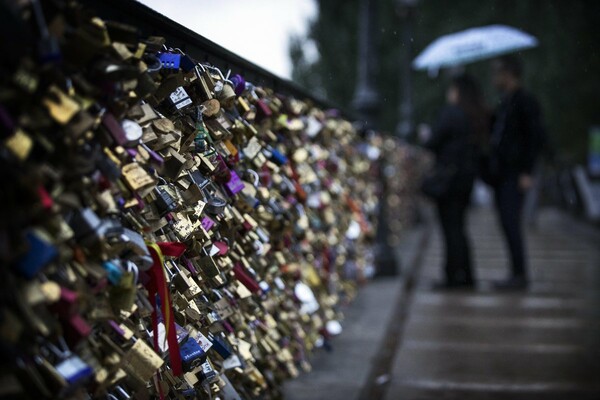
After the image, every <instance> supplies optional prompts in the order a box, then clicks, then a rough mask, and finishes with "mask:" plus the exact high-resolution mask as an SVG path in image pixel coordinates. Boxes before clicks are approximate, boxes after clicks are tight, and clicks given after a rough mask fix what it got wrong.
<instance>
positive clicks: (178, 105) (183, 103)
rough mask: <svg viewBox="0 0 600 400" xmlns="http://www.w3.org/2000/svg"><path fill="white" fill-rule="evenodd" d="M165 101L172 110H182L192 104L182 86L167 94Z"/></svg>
mask: <svg viewBox="0 0 600 400" xmlns="http://www.w3.org/2000/svg"><path fill="white" fill-rule="evenodd" d="M167 101H168V103H169V106H170V108H171V109H172V110H182V109H184V108H185V107H188V106H190V105H191V104H192V103H193V102H192V99H191V98H190V95H189V94H188V93H187V92H186V91H185V89H184V88H183V87H182V86H179V87H177V88H176V89H175V90H174V91H173V92H172V93H171V94H169V97H168V99H167Z"/></svg>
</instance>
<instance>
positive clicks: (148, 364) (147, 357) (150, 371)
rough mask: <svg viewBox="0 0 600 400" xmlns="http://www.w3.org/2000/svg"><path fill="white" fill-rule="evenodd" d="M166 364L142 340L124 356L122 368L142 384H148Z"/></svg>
mask: <svg viewBox="0 0 600 400" xmlns="http://www.w3.org/2000/svg"><path fill="white" fill-rule="evenodd" d="M163 364H164V360H163V359H162V358H161V357H160V356H159V355H158V354H156V352H155V351H154V350H153V349H152V348H151V347H150V346H148V345H147V344H146V343H145V342H144V341H143V340H142V339H136V340H135V343H134V344H133V346H132V347H131V348H129V350H127V352H126V353H125V354H124V356H123V358H122V361H121V367H122V368H123V369H124V370H125V371H127V372H128V373H129V374H131V375H132V376H134V377H136V378H137V379H139V380H140V381H141V382H144V383H145V382H148V380H150V379H151V378H152V376H154V374H155V373H156V371H157V370H158V369H159V368H160V367H161V366H162V365H163Z"/></svg>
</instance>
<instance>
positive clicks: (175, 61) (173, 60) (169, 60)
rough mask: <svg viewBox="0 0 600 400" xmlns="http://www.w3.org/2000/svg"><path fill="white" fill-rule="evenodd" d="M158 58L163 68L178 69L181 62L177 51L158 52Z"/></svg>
mask: <svg viewBox="0 0 600 400" xmlns="http://www.w3.org/2000/svg"><path fill="white" fill-rule="evenodd" d="M158 59H159V60H160V63H161V64H162V67H163V69H179V64H180V63H181V54H177V53H160V54H159V55H158Z"/></svg>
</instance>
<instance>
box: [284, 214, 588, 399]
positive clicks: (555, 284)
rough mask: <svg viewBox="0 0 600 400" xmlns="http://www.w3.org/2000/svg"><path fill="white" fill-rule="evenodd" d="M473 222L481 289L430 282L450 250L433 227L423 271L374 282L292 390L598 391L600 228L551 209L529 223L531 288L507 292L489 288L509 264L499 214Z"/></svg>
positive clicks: (534, 394) (471, 394)
mask: <svg viewBox="0 0 600 400" xmlns="http://www.w3.org/2000/svg"><path fill="white" fill-rule="evenodd" d="M469 225H470V232H471V240H472V243H473V247H474V260H475V264H476V271H477V280H478V287H477V289H476V290H468V291H466V290H465V291H433V290H432V289H431V284H432V282H433V281H435V280H437V279H438V278H439V277H440V264H441V263H442V256H443V248H442V245H441V242H440V237H439V233H438V230H437V229H433V230H432V231H430V232H431V234H429V235H428V240H427V242H428V244H427V245H426V247H421V248H420V250H422V258H421V259H420V262H415V263H414V264H415V266H414V267H415V269H414V279H410V277H411V274H410V271H406V270H405V271H404V274H403V277H402V278H401V279H392V280H390V281H388V282H382V281H375V282H373V283H371V284H370V285H374V286H371V287H367V288H366V290H368V291H365V292H363V293H362V294H361V295H359V298H358V299H357V302H356V304H355V305H354V306H352V307H351V308H350V309H349V310H348V313H349V316H350V317H351V318H349V319H348V320H347V321H346V324H345V326H346V330H347V332H344V333H343V334H342V336H341V337H340V338H339V339H338V342H337V343H334V344H335V345H336V348H335V351H334V352H333V353H330V354H319V355H317V356H316V357H315V361H314V363H315V371H314V372H313V373H311V374H306V375H303V376H301V377H300V378H299V379H298V380H296V381H293V382H290V383H289V384H288V385H287V386H286V398H289V399H292V400H296V399H298V400H299V399H309V398H310V399H319V398H323V399H369V398H371V399H379V398H385V399H389V400H395V399H402V400H429V399H432V400H433V399H448V400H450V399H456V400H459V399H460V400H471V399H473V400H474V399H477V400H479V399H482V400H483V399H490V400H495V399H516V400H519V399H527V400H534V399H536V400H537V399H550V400H554V399H557V400H558V399H561V400H562V399H600V233H599V231H598V230H597V229H591V228H590V227H588V226H585V225H583V224H581V223H580V222H577V221H575V220H573V219H572V218H570V217H568V216H566V215H564V214H562V213H560V212H558V211H555V210H552V209H548V210H543V211H542V212H541V213H540V215H539V220H538V224H537V228H536V229H529V230H528V233H527V240H528V249H529V259H530V271H531V281H532V284H531V287H530V288H529V289H528V290H527V291H520V292H507V293H503V292H495V291H493V290H492V289H491V282H492V281H493V280H495V279H502V278H504V277H505V276H506V274H507V272H508V266H507V257H506V252H505V249H504V243H503V241H502V237H501V236H500V232H499V231H498V229H497V225H496V221H495V218H494V214H493V213H492V211H491V210H489V209H485V208H484V209H477V210H475V211H473V212H472V213H471V215H470V224H469ZM416 243H417V242H416V241H414V240H413V244H416ZM418 243H420V242H418ZM414 259H415V260H417V261H419V258H418V257H415V258H414ZM407 264H409V263H404V264H403V268H404V269H406V268H407ZM407 280H408V281H409V282H408V284H407ZM377 285H388V286H387V292H386V291H385V290H383V289H382V290H379V289H378V288H377V287H378V286H377ZM382 288H383V286H382ZM394 290H397V292H396V293H393V291H394ZM383 296H386V297H383ZM354 307H357V310H358V311H359V312H353V311H352V309H353V308H354ZM390 308H392V310H391V311H390V310H389V309H390ZM382 310H383V311H382ZM386 310H387V312H384V311H386ZM369 315H371V316H372V317H371V318H369V317H368V316H369ZM373 316H374V317H373ZM347 333H349V335H348V336H345V335H346V334H347ZM358 338H362V342H361V341H360V340H359V339H358ZM323 360H326V361H323ZM324 377H327V378H326V379H325V378H324Z"/></svg>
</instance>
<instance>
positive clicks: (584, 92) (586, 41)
mask: <svg viewBox="0 0 600 400" xmlns="http://www.w3.org/2000/svg"><path fill="white" fill-rule="evenodd" d="M142 3H144V4H146V5H148V6H150V7H151V8H153V9H155V10H157V11H159V12H161V13H163V14H165V15H166V16H168V17H170V18H172V19H174V20H175V21H177V22H179V23H181V24H182V25H184V26H186V27H188V28H190V29H192V30H194V31H196V32H198V33H199V34H201V35H203V36H205V37H207V38H208V39H210V40H212V41H214V42H216V43H217V44H220V45H222V46H223V47H225V48H227V49H229V50H231V51H233V52H235V53H237V54H239V55H241V56H242V57H245V58H247V59H248V60H250V61H252V62H254V63H256V64H258V65H260V66H262V67H264V68H265V69H267V70H269V71H272V72H274V73H275V74H277V75H279V76H281V77H283V78H289V79H292V80H293V81H294V82H295V83H297V84H299V85H301V86H304V87H305V88H307V89H309V90H310V91H311V92H313V93H316V94H319V95H321V96H323V97H325V98H327V99H329V100H330V101H331V102H332V103H333V104H338V105H340V106H341V107H343V108H346V109H352V108H353V107H352V106H353V100H356V99H355V91H356V82H357V79H358V70H359V63H360V60H359V57H358V51H359V50H358V47H359V45H358V44H359V37H360V35H361V29H360V23H359V20H360V18H359V15H360V13H361V12H360V11H361V7H364V4H361V1H359V0H350V1H347V0H327V1H319V0H287V1H278V0H257V1H252V2H248V1H244V0H223V1H220V2H219V4H218V6H217V5H215V4H211V5H207V4H205V3H204V2H198V1H193V0H178V1H170V2H165V1H160V0H143V1H142ZM371 3H372V4H371V5H370V7H371V8H372V10H371V11H372V15H371V18H372V24H373V25H372V26H373V29H371V32H370V33H371V34H370V35H369V38H368V39H369V40H368V42H369V46H370V48H371V50H372V53H369V54H370V56H369V57H370V58H372V59H371V60H369V62H371V63H373V65H372V66H371V67H370V68H372V73H373V80H372V81H373V82H374V85H375V90H376V91H377V108H378V112H377V127H378V128H379V129H382V130H384V131H387V132H390V133H397V134H401V135H405V136H407V138H408V139H409V140H410V139H411V138H412V135H414V133H415V127H416V126H417V125H418V124H419V123H430V122H431V121H433V120H434V119H435V113H436V110H437V109H438V108H439V107H440V105H441V103H442V102H443V92H444V87H445V84H446V79H445V78H447V75H448V74H447V73H444V71H441V72H440V73H439V74H438V75H437V76H435V77H432V76H430V74H428V73H427V72H420V71H414V70H412V69H411V70H410V75H411V76H410V78H411V80H412V82H411V84H412V87H411V89H412V90H411V92H412V105H411V109H410V110H408V113H409V115H404V116H402V115H401V107H400V104H401V101H402V98H403V94H402V86H403V82H402V79H401V77H402V72H403V71H405V70H403V62H405V61H406V58H410V60H412V58H414V57H415V56H416V55H417V54H418V53H419V52H420V51H422V50H423V49H424V48H425V47H426V46H427V45H428V44H429V43H431V42H432V41H433V40H434V39H436V38H437V37H439V36H441V35H444V34H448V33H452V32H456V31H460V30H463V29H467V28H470V27H477V26H483V25H489V24H506V25H510V26H513V27H516V28H518V29H521V30H523V31H525V32H528V33H530V34H532V35H533V36H535V37H536V38H538V40H539V46H538V47H537V48H535V49H531V50H526V51H523V52H522V54H521V56H522V60H523V62H524V65H525V82H526V85H527V86H528V87H529V89H530V90H531V91H532V92H533V93H535V94H536V95H537V96H538V98H539V100H540V102H541V104H542V108H543V111H544V116H545V122H546V125H547V130H548V133H549V136H550V146H551V147H550V148H551V149H552V150H554V152H555V154H556V156H557V157H558V160H557V161H559V160H560V161H564V162H568V163H584V162H586V157H587V154H588V146H589V142H590V139H589V131H590V128H591V126H592V125H594V124H597V123H598V104H599V100H600V80H599V79H597V76H598V71H600V52H599V50H598V45H597V44H598V43H599V42H600V30H599V29H598V24H599V23H600V2H598V1H595V0H578V1H568V2H565V1H560V0H528V1H518V0H485V1H481V0H461V1H456V2H453V3H452V5H451V6H450V5H449V4H448V3H444V2H441V1H438V0H387V1H377V2H371ZM261 16H262V17H261ZM225 17H226V18H225ZM261 18H262V19H264V23H261V22H260V21H261ZM226 21H227V22H226ZM410 60H409V61H410ZM467 71H468V72H470V73H472V74H474V75H475V76H476V77H478V78H479V79H480V80H481V82H482V84H483V85H484V87H485V91H486V97H487V100H488V102H489V106H490V107H493V106H494V105H495V102H496V101H497V95H496V93H495V92H494V90H493V89H492V87H491V85H490V82H489V81H490V79H489V63H488V62H485V61H483V62H478V63H474V64H471V65H468V66H467ZM401 119H405V120H406V119H409V120H408V121H402V120H401ZM403 122H404V126H401V124H402V123H403Z"/></svg>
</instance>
